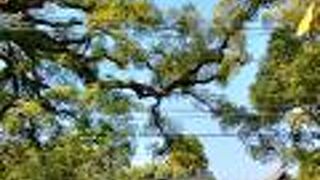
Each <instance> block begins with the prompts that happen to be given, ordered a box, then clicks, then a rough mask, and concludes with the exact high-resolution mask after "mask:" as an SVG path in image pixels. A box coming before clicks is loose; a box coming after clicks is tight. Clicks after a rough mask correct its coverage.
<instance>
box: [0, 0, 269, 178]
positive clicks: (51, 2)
mask: <svg viewBox="0 0 320 180" xmlns="http://www.w3.org/2000/svg"><path fill="white" fill-rule="evenodd" d="M230 2H231V1H230ZM270 2H271V1H270ZM270 2H269V1H258V0H257V1H250V0H245V1H239V2H235V1H234V2H233V4H229V5H228V6H226V5H227V4H226V3H225V4H224V5H223V6H221V7H223V8H220V10H219V9H217V10H216V11H215V14H214V20H213V23H206V21H204V20H202V19H201V18H200V15H199V13H198V12H197V11H196V10H195V8H194V7H193V6H191V5H189V6H185V7H183V8H182V9H181V10H173V11H170V12H169V13H163V12H162V11H161V10H160V9H158V8H157V7H156V6H155V5H154V4H152V3H151V2H149V1H145V0H108V1H107V0H100V1H96V0H6V1H2V2H1V3H0V11H1V12H0V21H1V23H0V24H1V27H0V47H1V49H0V59H1V64H2V68H1V72H0V86H1V90H0V95H1V99H0V119H1V122H0V123H1V125H0V126H1V132H2V134H1V160H2V162H3V163H1V166H0V168H1V176H0V177H1V178H4V179H6V178H7V179H28V178H31V177H32V179H51V178H53V179H54V178H58V179H59V178H64V179H65V178H69V179H88V177H90V179H92V178H93V179H101V178H104V179H105V178H106V177H113V178H116V177H117V175H116V174H117V172H118V171H116V170H117V169H123V168H124V167H125V166H129V164H130V163H129V155H130V152H131V151H132V146H130V138H129V136H128V133H130V128H129V127H128V120H130V119H131V116H130V114H131V113H132V112H133V111H134V110H137V108H138V109H140V108H139V107H140V105H139V104H137V102H138V101H137V99H150V98H151V99H153V101H154V104H152V105H151V106H150V107H146V109H147V113H148V114H149V115H150V119H149V124H150V127H153V128H154V130H155V131H156V132H157V134H159V135H161V136H162V137H163V138H164V139H165V143H164V144H165V145H164V147H162V148H161V149H159V151H157V152H158V153H159V154H167V155H168V157H169V160H170V161H169V162H170V163H171V164H175V167H185V163H186V162H183V161H180V159H181V158H182V157H181V156H183V157H184V156H186V157H188V158H190V159H188V158H187V160H188V161H190V162H192V163H194V164H195V166H187V168H188V170H190V172H194V171H195V170H196V169H197V168H200V169H205V168H206V166H207V164H206V163H207V162H206V160H205V158H204V157H203V154H202V153H203V152H200V150H201V148H200V149H197V148H199V147H194V146H189V145H186V146H183V145H179V146H178V147H179V148H182V149H183V148H187V149H188V148H191V150H192V151H191V152H193V150H194V151H196V153H198V154H188V153H185V152H184V151H182V150H181V149H179V148H178V149H177V146H176V145H177V143H176V141H177V140H178V141H179V140H183V141H186V140H185V139H184V138H182V139H180V136H177V132H174V131H173V130H172V128H171V127H170V120H167V119H166V118H165V117H163V115H162V113H161V105H162V102H163V100H164V99H166V98H170V97H172V96H174V95H180V96H182V95H187V96H191V97H192V98H194V99H195V100H197V101H198V102H199V103H201V104H202V105H205V106H206V107H207V110H209V111H210V112H211V113H213V115H221V113H222V112H223V110H224V108H221V106H220V102H221V101H220V100H219V99H216V98H215V97H216V96H214V95H215V94H214V93H213V94H212V93H209V94H207V93H203V91H200V90H199V87H201V85H206V84H208V83H211V82H214V83H216V84H222V85H224V84H226V82H227V80H228V78H229V76H230V75H231V74H232V73H233V72H234V70H235V69H237V68H239V67H240V66H241V65H243V64H244V63H245V62H246V60H247V59H248V56H247V53H246V52H245V48H244V40H245V36H244V32H243V31H242V28H243V27H244V23H245V22H246V21H247V20H251V19H252V18H253V17H254V16H255V15H256V14H257V10H258V9H259V8H260V7H261V6H265V5H268V4H269V3H270ZM239 7H240V8H239ZM105 64H114V65H116V66H117V67H118V68H119V69H122V70H128V68H129V67H134V68H136V69H139V68H140V69H144V70H147V71H148V72H149V74H148V75H146V76H149V77H150V81H149V82H140V81H138V80H136V79H127V80H124V79H121V78H120V79H119V78H117V77H114V76H106V75H105V74H104V73H103V72H104V70H105V66H104V65H105ZM128 90H129V92H128ZM177 137H178V138H177ZM187 141H190V143H194V142H195V141H194V140H192V139H190V140H188V139H187ZM187 144H188V143H187ZM176 150H177V151H176ZM19 155H21V156H19ZM2 156H3V157H2ZM11 156H12V157H11ZM110 159H112V161H111V160H110ZM47 163H49V165H46V164H47ZM30 167H32V168H30ZM189 168H191V169H189ZM35 171H38V173H35ZM190 172H188V173H190ZM106 173H107V174H106ZM100 175H101V176H100Z"/></svg>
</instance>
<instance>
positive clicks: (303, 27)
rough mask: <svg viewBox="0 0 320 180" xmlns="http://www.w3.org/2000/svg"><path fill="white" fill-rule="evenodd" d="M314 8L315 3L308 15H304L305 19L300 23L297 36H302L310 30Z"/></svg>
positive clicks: (309, 8)
mask: <svg viewBox="0 0 320 180" xmlns="http://www.w3.org/2000/svg"><path fill="white" fill-rule="evenodd" d="M314 8H315V2H313V3H311V4H310V6H309V7H308V9H307V12H306V14H305V15H304V17H303V19H302V20H301V21H300V24H299V26H298V30H297V32H296V35H297V36H302V35H304V34H305V33H307V32H308V31H309V30H310V26H311V22H312V19H313V12H314Z"/></svg>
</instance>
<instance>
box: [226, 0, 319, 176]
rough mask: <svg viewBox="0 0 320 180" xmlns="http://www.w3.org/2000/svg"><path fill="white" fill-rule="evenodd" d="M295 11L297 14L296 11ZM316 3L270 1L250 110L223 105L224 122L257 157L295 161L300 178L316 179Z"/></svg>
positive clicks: (317, 48) (317, 149) (299, 0)
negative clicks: (235, 129)
mask: <svg viewBox="0 0 320 180" xmlns="http://www.w3.org/2000/svg"><path fill="white" fill-rule="evenodd" d="M297 12H299V13H297ZM319 15H320V14H319V3H318V1H313V0H308V1H301V0H290V1H275V2H274V3H272V4H271V5H270V8H269V10H268V11H266V16H265V17H267V18H266V20H268V21H269V22H271V25H273V30H272V32H271V33H270V35H271V37H270V40H269V42H268V49H267V53H266V56H265V57H264V58H263V60H261V63H260V67H259V68H260V70H259V72H258V74H257V76H256V81H255V83H254V84H253V85H252V86H251V100H252V104H253V109H252V110H247V109H244V108H238V107H235V106H233V105H228V106H226V109H227V110H228V111H229V114H228V115H226V116H225V121H223V123H224V124H225V125H227V126H231V127H240V128H239V134H240V136H241V138H242V139H243V141H244V142H245V144H246V145H247V147H248V149H250V151H251V152H252V153H253V155H254V157H256V158H258V159H264V160H266V159H268V158H274V157H280V158H281V159H282V160H283V162H284V164H287V163H289V164H290V163H292V162H294V163H296V162H298V164H300V165H299V167H300V168H299V179H303V180H306V179H319V178H320V171H319V158H318V157H319V148H320V147H319V137H320V133H319V125H320V121H319V91H320V79H319V73H320V60H319V57H320V56H319V55H320V46H319V45H320V43H319Z"/></svg>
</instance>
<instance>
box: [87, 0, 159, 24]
mask: <svg viewBox="0 0 320 180" xmlns="http://www.w3.org/2000/svg"><path fill="white" fill-rule="evenodd" d="M156 14H157V13H156V12H155V11H154V9H153V6H152V5H151V4H150V3H149V2H147V1H144V0H134V1H127V0H125V1H120V0H112V1H108V2H107V3H104V4H102V5H100V6H98V7H97V8H96V9H95V10H94V11H93V13H92V15H90V17H89V25H90V26H91V27H93V28H96V27H108V26H110V27H112V26H119V25H121V24H133V25H134V24H135V25H139V24H140V25H153V24H155V23H157V20H158V19H157V18H158V17H157V15H156Z"/></svg>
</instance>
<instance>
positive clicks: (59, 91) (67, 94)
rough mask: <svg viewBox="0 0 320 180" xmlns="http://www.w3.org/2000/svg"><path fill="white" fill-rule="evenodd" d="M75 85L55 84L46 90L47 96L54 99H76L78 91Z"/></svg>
mask: <svg viewBox="0 0 320 180" xmlns="http://www.w3.org/2000/svg"><path fill="white" fill-rule="evenodd" d="M79 91H80V90H77V89H76V88H75V87H71V86H67V85H60V86H55V87H54V88H52V89H51V90H49V91H48V92H46V94H47V96H48V97H49V98H52V99H56V100H61V101H65V100H77V99H78V98H79V93H80V92H79Z"/></svg>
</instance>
